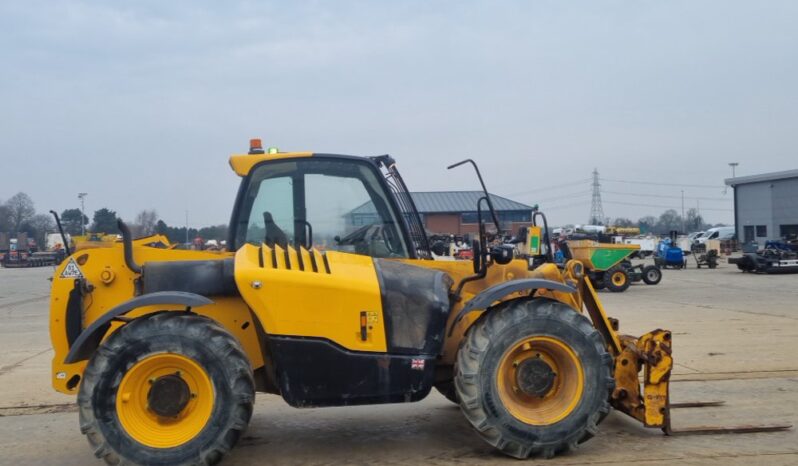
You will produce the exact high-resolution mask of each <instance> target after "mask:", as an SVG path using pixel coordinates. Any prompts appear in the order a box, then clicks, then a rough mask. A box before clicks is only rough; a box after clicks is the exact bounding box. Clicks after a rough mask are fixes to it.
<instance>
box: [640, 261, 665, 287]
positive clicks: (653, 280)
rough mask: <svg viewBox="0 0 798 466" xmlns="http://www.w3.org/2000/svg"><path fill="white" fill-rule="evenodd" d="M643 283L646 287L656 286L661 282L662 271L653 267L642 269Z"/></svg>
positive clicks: (648, 266)
mask: <svg viewBox="0 0 798 466" xmlns="http://www.w3.org/2000/svg"><path fill="white" fill-rule="evenodd" d="M643 281H644V282H646V285H656V284H657V283H659V282H660V281H662V270H660V268H659V267H657V266H655V265H647V266H645V267H643Z"/></svg>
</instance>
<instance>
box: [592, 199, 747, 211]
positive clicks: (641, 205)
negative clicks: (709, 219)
mask: <svg viewBox="0 0 798 466" xmlns="http://www.w3.org/2000/svg"><path fill="white" fill-rule="evenodd" d="M605 202H606V203H607V204H620V205H631V206H638V207H657V208H660V209H674V210H678V208H679V207H678V206H672V205H660V204H638V203H635V202H622V201H605ZM701 210H717V211H722V212H731V211H733V210H734V209H720V208H711V207H701Z"/></svg>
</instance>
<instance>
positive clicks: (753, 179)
mask: <svg viewBox="0 0 798 466" xmlns="http://www.w3.org/2000/svg"><path fill="white" fill-rule="evenodd" d="M787 178H798V170H785V171H781V172H772V173H762V174H760V175H750V176H738V177H736V178H726V180H724V181H725V182H726V184H727V185H728V186H737V185H738V184H749V183H761V182H765V181H776V180H784V179H787Z"/></svg>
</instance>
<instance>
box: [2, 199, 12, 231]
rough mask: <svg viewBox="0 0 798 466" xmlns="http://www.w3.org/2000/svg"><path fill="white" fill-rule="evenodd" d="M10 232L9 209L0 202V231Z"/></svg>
mask: <svg viewBox="0 0 798 466" xmlns="http://www.w3.org/2000/svg"><path fill="white" fill-rule="evenodd" d="M10 230H11V209H10V208H9V207H8V206H7V205H5V204H3V203H2V202H0V231H3V232H8V231H10Z"/></svg>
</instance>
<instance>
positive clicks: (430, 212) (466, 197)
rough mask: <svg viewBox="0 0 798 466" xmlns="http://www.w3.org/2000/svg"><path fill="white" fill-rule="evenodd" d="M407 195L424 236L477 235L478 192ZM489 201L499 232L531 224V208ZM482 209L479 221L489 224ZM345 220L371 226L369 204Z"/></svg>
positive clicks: (493, 197) (503, 200) (506, 201)
mask: <svg viewBox="0 0 798 466" xmlns="http://www.w3.org/2000/svg"><path fill="white" fill-rule="evenodd" d="M410 195H411V196H412V197H413V202H414V203H415V204H416V208H417V209H418V212H419V214H420V215H421V221H422V222H423V223H424V226H425V227H426V229H427V231H428V232H430V233H433V234H435V233H437V234H454V235H463V234H474V233H477V232H478V231H479V227H478V222H477V201H478V200H479V198H480V197H482V196H483V195H484V193H483V192H482V191H438V192H414V193H410ZM490 199H491V202H493V207H494V208H495V209H496V212H497V213H498V216H499V224H500V226H501V228H502V231H503V232H507V233H515V232H516V231H518V229H519V228H520V227H522V226H529V225H531V224H532V206H528V205H526V204H522V203H520V202H516V201H513V200H510V199H507V198H505V197H501V196H497V195H495V194H491V195H490ZM482 208H483V210H482V214H483V220H484V221H485V222H486V223H492V222H493V220H492V219H491V218H490V212H489V211H488V210H487V205H486V203H485V202H483V203H482ZM349 216H350V220H349V221H350V223H351V225H352V226H355V227H357V226H361V225H367V224H369V223H372V222H373V221H374V219H375V218H376V216H375V213H374V206H373V205H372V204H371V202H369V203H367V204H363V205H362V206H360V207H358V208H356V209H355V210H353V211H351V212H350V213H349Z"/></svg>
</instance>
